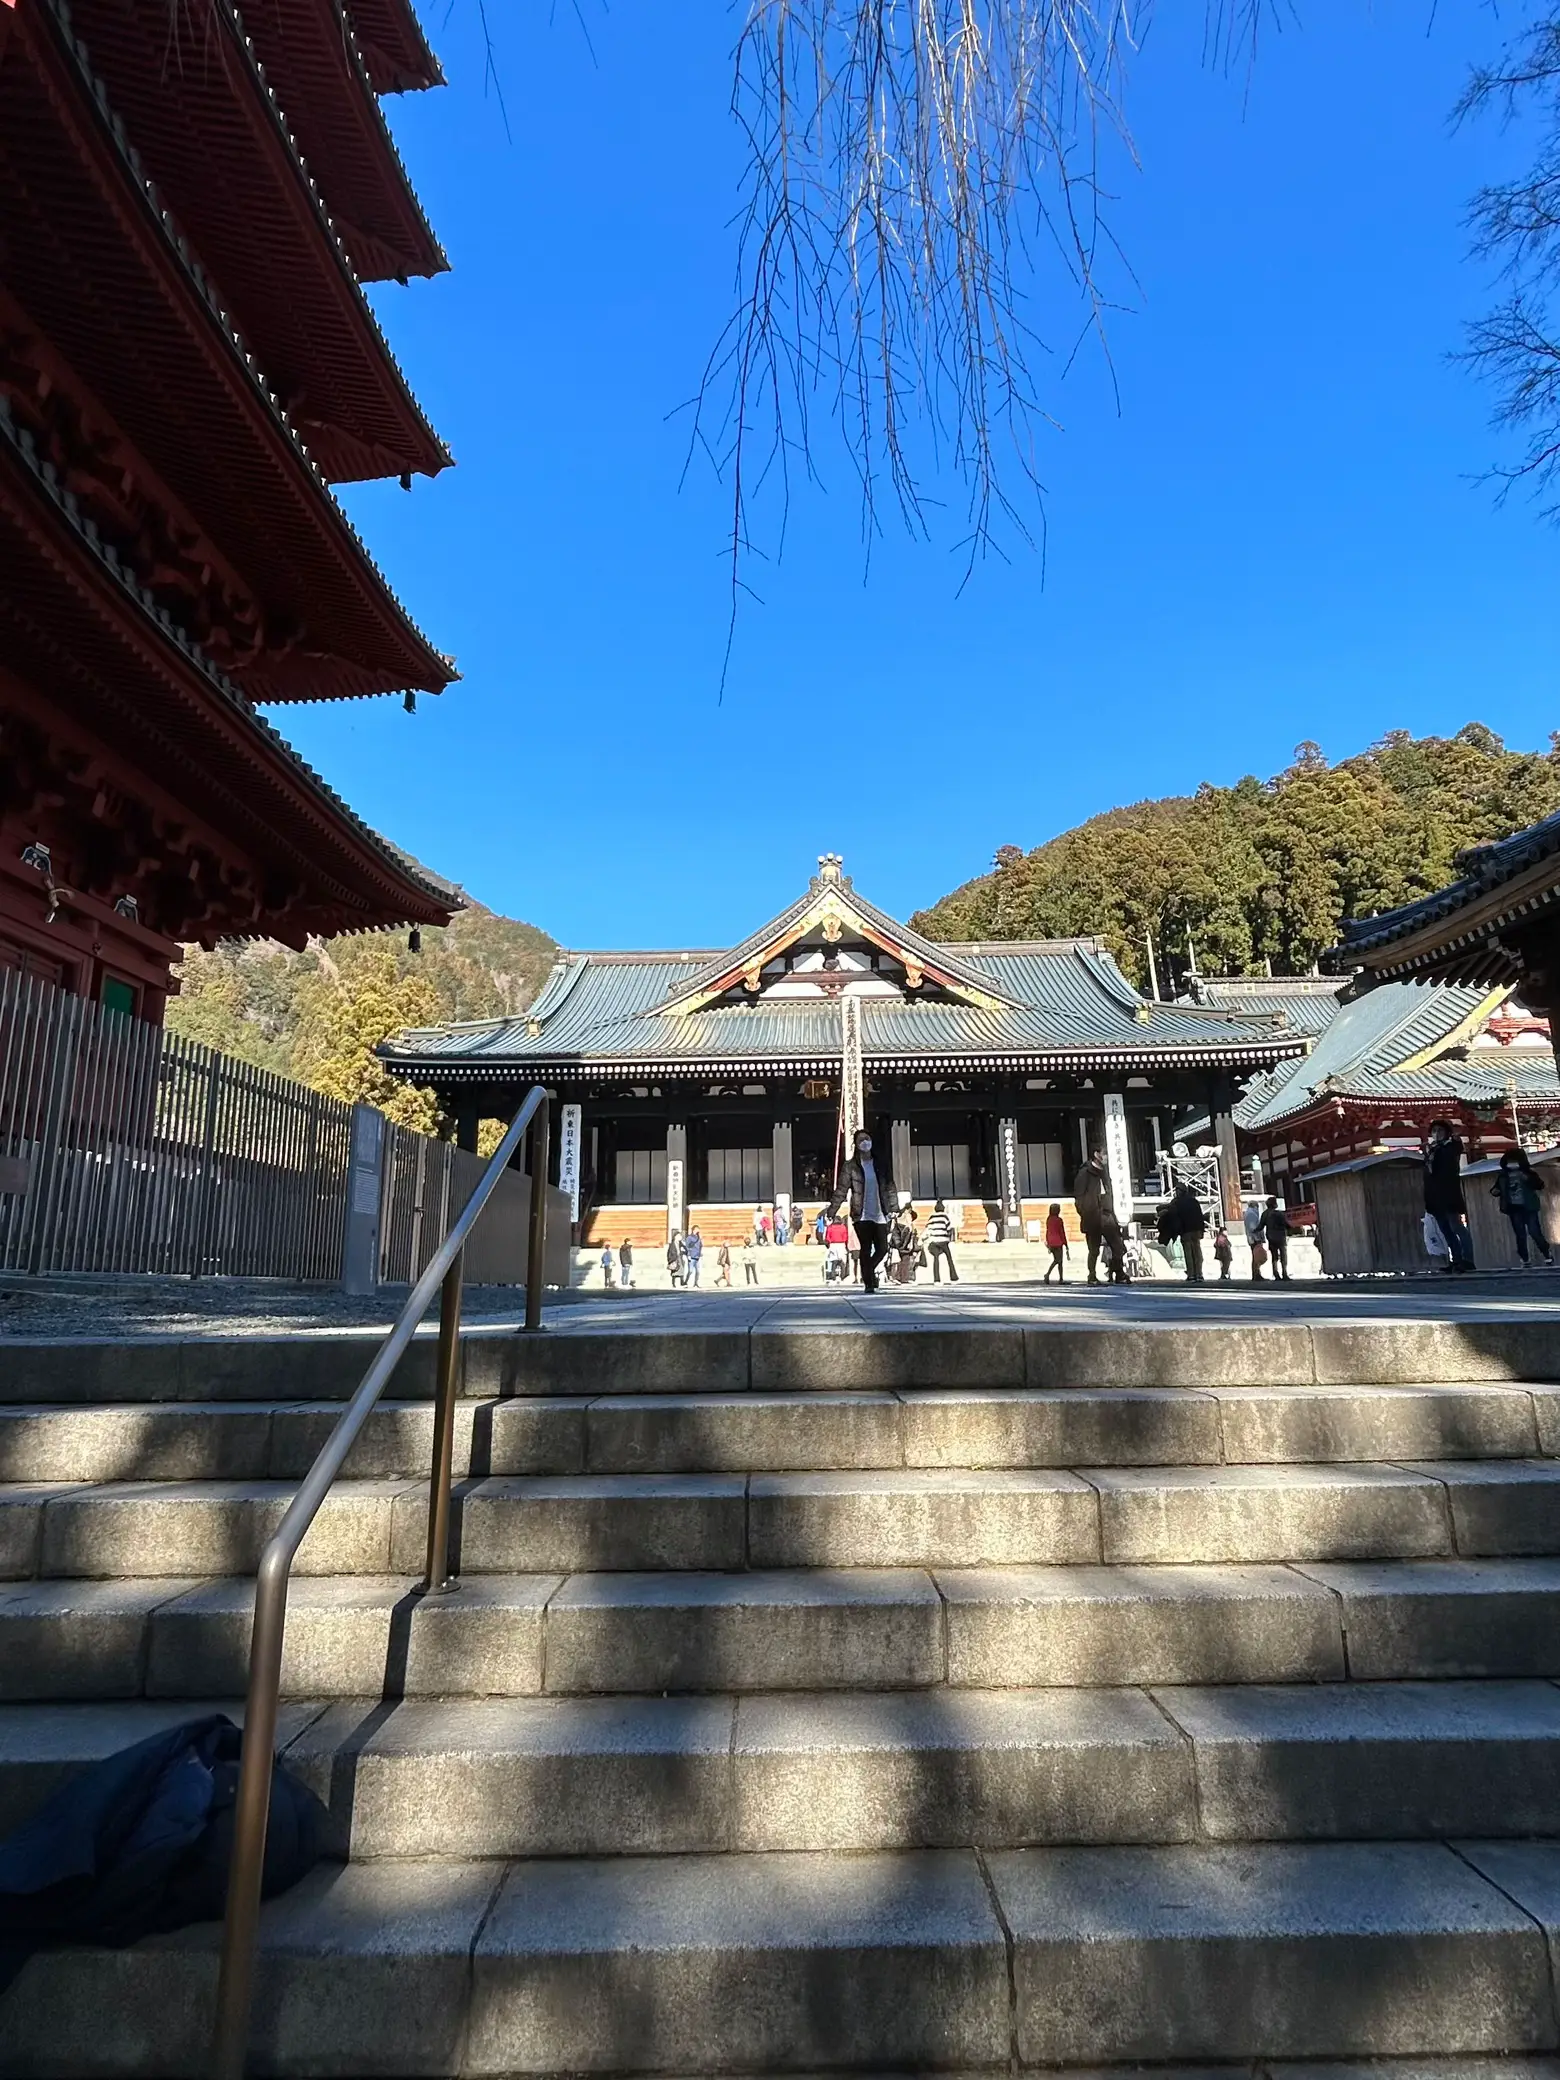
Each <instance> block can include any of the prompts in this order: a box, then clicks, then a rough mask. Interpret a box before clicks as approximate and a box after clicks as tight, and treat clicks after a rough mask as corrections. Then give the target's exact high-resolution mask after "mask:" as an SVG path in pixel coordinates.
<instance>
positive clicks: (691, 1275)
mask: <svg viewBox="0 0 1560 2080" xmlns="http://www.w3.org/2000/svg"><path fill="white" fill-rule="evenodd" d="M687 1251H688V1270H687V1273H686V1274H685V1275H686V1277H687V1279H688V1280H690V1281H691V1282H692V1283H693V1284H694V1285H697V1284H698V1283H699V1266H700V1265H701V1264H702V1263H703V1262H704V1237H703V1236H702V1235H701V1234H700V1233H699V1231H698V1229H697V1228H694V1229H692V1230H691V1231H690V1233H689V1236H688V1242H687Z"/></svg>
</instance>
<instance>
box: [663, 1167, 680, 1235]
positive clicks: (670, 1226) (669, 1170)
mask: <svg viewBox="0 0 1560 2080" xmlns="http://www.w3.org/2000/svg"><path fill="white" fill-rule="evenodd" d="M682 1230H683V1159H682V1157H681V1156H668V1157H667V1159H666V1239H667V1241H668V1242H670V1241H671V1239H672V1237H673V1236H674V1235H680V1234H681V1233H682Z"/></svg>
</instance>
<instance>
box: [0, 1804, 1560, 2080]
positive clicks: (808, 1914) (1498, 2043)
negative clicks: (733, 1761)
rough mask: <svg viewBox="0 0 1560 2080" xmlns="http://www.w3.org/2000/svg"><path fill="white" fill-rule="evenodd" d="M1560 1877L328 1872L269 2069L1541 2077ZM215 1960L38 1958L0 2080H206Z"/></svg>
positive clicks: (502, 1869) (799, 1868)
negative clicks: (1152, 2071) (1411, 2067)
mask: <svg viewBox="0 0 1560 2080" xmlns="http://www.w3.org/2000/svg"><path fill="white" fill-rule="evenodd" d="M1557 1864H1560V1843H1555V1842H1544V1843H1488V1842H1467V1843H1460V1844H1458V1845H1456V1846H1452V1845H1447V1844H1436V1843H1383V1844H1371V1845H1365V1844H1327V1845H1308V1846H1295V1845H1278V1846H1273V1845H1264V1846H1262V1847H1258V1848H1245V1849H1240V1850H1238V1851H1237V1850H1229V1849H1208V1848H1203V1847H1167V1848H1152V1849H1132V1848H1093V1849H1035V1850H1019V1851H1007V1852H999V1853H993V1854H990V1855H980V1854H978V1853H974V1852H968V1851H930V1852H928V1851H922V1852H901V1853H892V1852H890V1853H877V1854H868V1855H857V1856H819V1855H800V1854H798V1855H784V1854H769V1855H761V1856H725V1857H709V1856H680V1857H679V1856H673V1857H663V1858H651V1859H635V1858H621V1859H615V1860H600V1859H563V1860H555V1861H550V1862H547V1861H544V1862H537V1861H522V1862H517V1863H511V1864H507V1865H505V1864H464V1863H411V1864H378V1865H375V1864H359V1865H345V1866H328V1867H321V1868H319V1869H317V1870H316V1871H314V1872H312V1873H311V1874H310V1875H309V1876H308V1877H307V1878H305V1879H304V1880H303V1881H302V1883H301V1884H300V1885H299V1886H298V1887H297V1888H295V1889H294V1891H292V1892H291V1893H288V1894H286V1895H284V1896H283V1897H281V1898H279V1899H276V1900H273V1901H272V1902H270V1903H269V1904H268V1905H267V1907H266V1909H265V1910H264V1913H263V1915H262V1924H261V1945H260V1971H259V1974H258V1988H257V1990H258V1998H257V2004H256V2013H255V2038H254V2041H255V2045H256V2057H257V2063H258V2064H259V2065H260V2066H261V2068H262V2069H263V2070H266V2071H273V2072H275V2071H281V2072H286V2071H288V2070H299V2069H307V2070H309V2071H313V2072H318V2071H358V2072H374V2071H380V2072H390V2071H395V2072H401V2073H415V2072H424V2073H438V2074H443V2075H446V2076H455V2075H461V2076H471V2080H477V2076H481V2080H496V2076H498V2075H513V2074H518V2073H533V2074H542V2073H559V2072H569V2073H575V2074H582V2073H591V2072H594V2073H602V2074H605V2073H615V2074H621V2073H623V2072H625V2071H627V2070H631V2069H632V2068H633V2067H634V2066H639V2067H642V2068H645V2069H648V2070H651V2071H659V2072H662V2073H666V2072H679V2071H680V2072H687V2073H701V2074H733V2075H734V2074H738V2073H745V2074H752V2073H754V2072H762V2071H764V2070H767V2069H769V2068H770V2067H772V2066H775V2065H785V2066H787V2067H789V2068H790V2069H792V2070H796V2069H798V2068H800V2069H802V2070H806V2069H807V2068H808V2067H810V2066H816V2067H817V2068H819V2069H822V2068H825V2067H827V2068H829V2069H832V2070H836V2071H839V2070H847V2071H853V2072H856V2073H868V2072H881V2071H885V2070H903V2069H910V2070H928V2069H937V2070H941V2071H945V2072H950V2073H958V2072H966V2073H967V2072H977V2071H982V2070H986V2071H989V2070H991V2069H992V2068H1000V2067H1001V2066H1003V2065H1004V2064H1006V2065H1008V2066H1009V2067H1010V2069H1017V2068H1023V2069H1030V2068H1038V2067H1048V2068H1060V2069H1063V2070H1065V2069H1067V2068H1076V2067H1079V2066H1088V2067H1089V2068H1090V2069H1091V2070H1097V2069H1099V2068H1101V2067H1109V2066H1112V2065H1117V2066H1122V2065H1130V2064H1141V2063H1145V2062H1152V2063H1156V2064H1158V2063H1183V2064H1184V2063H1190V2062H1193V2061H1196V2062H1199V2063H1203V2062H1208V2061H1227V2062H1230V2063H1239V2064H1241V2065H1244V2066H1246V2067H1247V2068H1248V2069H1249V2068H1253V2067H1257V2066H1260V2067H1261V2068H1262V2069H1263V2070H1264V2071H1265V2070H1266V2069H1267V2067H1268V2065H1269V2063H1270V2062H1282V2061H1285V2060H1287V2059H1289V2058H1311V2059H1315V2058H1318V2057H1327V2058H1330V2059H1333V2060H1343V2059H1355V2060H1358V2059H1362V2058H1373V2057H1395V2058H1409V2057H1412V2058H1420V2057H1423V2056H1426V2055H1438V2056H1441V2057H1446V2056H1454V2057H1456V2056H1468V2055H1474V2056H1479V2057H1484V2056H1501V2055H1503V2054H1518V2055H1526V2054H1532V2053H1535V2052H1543V2051H1552V2050H1554V2049H1555V2047H1556V2045H1557V2043H1560V2016H1557V2013H1556V2003H1555V1992H1554V1986H1553V1983H1552V1979H1551V1973H1550V1966H1549V1955H1548V1947H1549V1942H1550V1941H1551V1940H1553V1938H1554V1936H1555V1934H1556V1929H1557V1912H1556V1907H1557V1898H1560V1888H1557ZM217 1940H218V1932H217V1930H216V1928H215V1927H214V1926H213V1925H210V1924H208V1925H205V1926H203V1927H202V1928H200V1929H196V1930H187V1931H184V1932H182V1933H181V1934H179V1935H177V1936H174V1937H171V1938H159V1937H151V1938H147V1939H145V1940H144V1941H143V1942H142V1943H141V1944H140V1945H138V1946H137V1947H136V1948H135V1949H134V1950H132V1951H129V1952H124V1951H113V1952H108V1951H102V1950H90V1949H81V1950H64V1951H55V1952H49V1953H44V1954H42V1955H39V1956H34V1957H33V1958H32V1959H30V1960H29V1961H28V1963H27V1964H26V1965H25V1966H24V1967H23V1970H22V1972H21V1974H20V1975H19V1976H18V1978H17V1979H16V1980H15V1981H14V1982H13V1983H12V1985H11V1986H10V1987H9V1988H8V1989H7V1991H6V1992H5V1994H4V1995H0V2039H3V2041H4V2042H5V2045H6V2070H7V2073H8V2074H9V2075H12V2076H18V2080H21V2076H26V2075H28V2074H31V2073H34V2072H36V2073H40V2074H41V2073H43V2072H50V2073H54V2074H59V2073H61V2072H88V2071H90V2072H94V2073H99V2074H114V2073H119V2072H123V2073H125V2074H126V2075H131V2074H134V2075H136V2076H138V2080H150V2075H152V2074H153V2073H168V2072H173V2071H186V2070H190V2069H199V2062H200V2059H201V2057H202V2055H203V2052H204V2049H205V2043H204V2038H205V2029H206V2025H207V2020H208V2016H209V2004H210V1999H211V1989H212V1986H213V1982H214V1972H215V1956H216V1943H217ZM738 1975H740V1982H739V1981H738ZM736 1983H740V1985H741V1988H742V1998H740V1999H734V1998H732V1997H731V1995H732V1988H733V1986H734V1984H736ZM108 2012H112V2013H113V2014H114V2016H115V2018H116V2028H115V2031H114V2033H113V2036H112V2038H111V2039H109V2040H107V2041H106V2042H105V2040H104V2033H103V2029H102V2017H103V2015H104V2014H105V2013H108ZM626 2027H628V2028H631V2029H632V2033H633V2044H632V2056H630V2055H627V2054H629V2052H630V2045H629V2043H628V2042H627V2041H626V2040H625V2036H624V2030H625V2028H626ZM116 2053H118V2054H119V2062H118V2063H115V2062H113V2061H114V2059H115V2054H116ZM1337 2070H1338V2069H1337V2068H1336V2067H1335V2068H1334V2071H1335V2073H1336V2072H1337ZM1461 2080H1466V2075H1463V2076H1461Z"/></svg>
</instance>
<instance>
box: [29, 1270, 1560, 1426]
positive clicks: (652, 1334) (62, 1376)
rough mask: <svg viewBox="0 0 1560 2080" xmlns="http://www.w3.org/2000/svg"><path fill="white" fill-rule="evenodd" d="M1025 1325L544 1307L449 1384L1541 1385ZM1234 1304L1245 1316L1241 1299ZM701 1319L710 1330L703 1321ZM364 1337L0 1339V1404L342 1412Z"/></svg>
mask: <svg viewBox="0 0 1560 2080" xmlns="http://www.w3.org/2000/svg"><path fill="white" fill-rule="evenodd" d="M1026 1303H1027V1305H1028V1306H1029V1307H1030V1308H1031V1309H1032V1310H1033V1312H1032V1314H1031V1317H1030V1319H1029V1321H1028V1322H1027V1323H1024V1322H1021V1321H1020V1320H1018V1319H1015V1318H1012V1317H1010V1319H1009V1320H1007V1321H1006V1322H1004V1323H1003V1324H1002V1325H1001V1326H991V1325H987V1324H984V1323H979V1322H971V1321H969V1320H967V1319H966V1320H963V1321H960V1322H951V1321H948V1320H947V1319H942V1320H939V1319H937V1318H936V1317H935V1316H932V1317H931V1318H930V1319H928V1318H927V1314H926V1312H925V1310H924V1309H923V1310H921V1311H920V1312H919V1313H918V1317H917V1319H916V1320H915V1321H914V1322H907V1321H903V1320H901V1321H900V1322H899V1323H897V1324H895V1325H893V1326H876V1325H868V1324H865V1323H863V1324H862V1325H861V1326H860V1327H851V1326H846V1325H842V1324H840V1323H838V1322H835V1323H831V1324H829V1325H828V1326H827V1327H824V1326H821V1325H820V1326H817V1327H813V1326H810V1325H808V1324H807V1323H806V1321H805V1318H803V1319H801V1320H798V1318H797V1317H796V1316H794V1315H793V1316H791V1317H790V1318H789V1319H785V1320H781V1319H779V1318H778V1317H776V1318H773V1319H771V1320H770V1321H769V1322H767V1323H766V1322H762V1321H761V1322H759V1323H758V1324H756V1325H755V1326H754V1327H752V1328H751V1329H749V1328H746V1327H737V1326H733V1327H688V1328H676V1329H665V1328H659V1327H651V1328H645V1329H633V1328H623V1327H618V1328H613V1329H606V1330H603V1329H600V1328H592V1327H591V1325H590V1316H589V1310H588V1309H585V1308H579V1309H558V1310H556V1311H555V1313H554V1317H553V1319H552V1321H551V1322H550V1324H549V1331H548V1333H547V1334H546V1335H543V1336H534V1337H525V1336H518V1335H515V1334H513V1333H512V1332H510V1331H508V1330H505V1329H502V1328H497V1327H493V1328H488V1327H474V1328H472V1329H470V1330H468V1332H467V1333H466V1334H465V1335H464V1336H463V1338H462V1360H463V1386H464V1391H465V1393H466V1394H468V1395H470V1396H471V1397H472V1398H474V1399H475V1398H479V1397H481V1396H484V1395H489V1394H493V1395H507V1396H514V1395H527V1396H530V1395H541V1396H555V1395H583V1396H587V1397H591V1398H595V1397H597V1396H600V1395H601V1394H603V1393H608V1394H616V1395H623V1394H683V1393H687V1392H689V1391H690V1390H693V1389H701V1390H704V1391H708V1392H719V1393H743V1392H749V1391H754V1390H756V1391H758V1392H762V1393H776V1392H780V1393H785V1392H794V1391H798V1390H807V1391H812V1390H821V1391H823V1392H825V1393H838V1392H844V1391H852V1390H856V1391H878V1390H885V1389H886V1390H889V1391H897V1390H899V1389H901V1388H934V1389H942V1388H961V1387H976V1388H989V1387H1027V1388H1040V1389H1050V1388H1057V1387H1133V1388H1136V1387H1274V1386H1297V1387H1312V1386H1318V1385H1321V1386H1328V1385H1337V1386H1353V1385H1366V1386H1376V1385H1396V1384H1403V1385H1410V1386H1412V1385H1416V1384H1418V1383H1419V1382H1421V1381H1425V1380H1443V1381H1448V1382H1454V1383H1468V1384H1483V1383H1486V1382H1489V1383H1501V1382H1507V1381H1537V1382H1551V1383H1552V1382H1553V1381H1554V1378H1555V1369H1556V1365H1555V1350H1554V1328H1553V1325H1552V1324H1551V1323H1550V1322H1548V1321H1547V1320H1545V1319H1544V1318H1543V1316H1542V1315H1538V1314H1529V1315H1527V1316H1517V1315H1513V1316H1512V1318H1510V1319H1508V1320H1496V1319H1490V1318H1487V1317H1486V1318H1483V1319H1479V1320H1460V1321H1459V1320H1437V1321H1422V1320H1397V1321H1392V1320H1387V1321H1369V1320H1353V1321H1347V1320H1344V1321H1340V1320H1311V1321H1296V1320H1251V1319H1249V1318H1247V1319H1242V1318H1240V1314H1237V1313H1235V1310H1233V1309H1232V1316H1233V1318H1232V1319H1229V1320H1225V1321H1211V1322H1210V1321H1202V1322H1187V1321H1174V1322H1165V1323H1162V1324H1156V1323H1152V1322H1143V1323H1125V1322H1124V1323H1120V1324H1104V1325H1102V1324H1097V1323H1096V1324H1090V1325H1088V1326H1077V1325H1074V1324H1072V1323H1069V1321H1068V1319H1067V1316H1066V1313H1065V1311H1063V1310H1055V1311H1053V1310H1052V1309H1051V1308H1050V1306H1049V1304H1048V1302H1047V1300H1046V1298H1045V1296H1044V1295H1043V1294H1039V1293H1036V1294H1035V1295H1034V1296H1033V1297H1031V1296H1029V1295H1023V1296H1020V1295H1016V1294H1015V1295H1013V1296H1012V1299H1011V1301H1010V1302H1009V1305H1010V1306H1011V1307H1012V1309H1013V1314H1014V1316H1016V1314H1017V1310H1018V1308H1019V1307H1021V1306H1024V1305H1025V1304H1026ZM1236 1307H1237V1308H1239V1309H1240V1310H1241V1313H1244V1303H1243V1302H1237V1303H1236ZM707 1318H708V1317H706V1319H707ZM380 1333H381V1332H379V1331H376V1330H368V1329H365V1330H353V1331H308V1332H302V1333H300V1332H296V1331H295V1332H292V1333H290V1334H288V1335H286V1336H276V1337H265V1336H220V1335H198V1334H197V1335H189V1336H183V1337H154V1336H134V1337H103V1338H101V1339H96V1340H94V1339H89V1338H79V1337H73V1338H69V1339H48V1338H23V1337H8V1338H6V1339H5V1340H4V1342H3V1343H0V1403H9V1404H17V1403H37V1402H129V1401H141V1402H146V1401H151V1402H159V1401H201V1402H204V1401H247V1402H272V1401H283V1400H291V1401H321V1400H323V1401H340V1400H344V1399H345V1398H346V1397H347V1396H349V1395H350V1394H351V1393H352V1392H353V1391H354V1390H355V1389H356V1387H357V1385H358V1383H359V1382H360V1380H361V1379H362V1377H363V1374H364V1372H365V1371H366V1370H367V1368H368V1365H369V1363H370V1361H371V1360H372V1358H373V1355H374V1352H375V1350H376V1348H377V1347H378V1343H379V1340H380ZM434 1356H435V1337H434V1327H433V1324H432V1323H431V1322H430V1323H427V1324H425V1325H424V1326H423V1328H422V1330H421V1331H420V1332H419V1335H418V1337H417V1339H416V1341H415V1342H414V1343H413V1345H412V1347H411V1348H410V1349H409V1350H408V1351H407V1353H406V1355H405V1357H404V1358H403V1360H402V1362H401V1364H400V1366H399V1367H398V1369H397V1372H396V1375H395V1378H394V1380H393V1382H392V1384H393V1387H394V1390H395V1393H396V1396H397V1398H398V1399H402V1400H407V1399H421V1398H425V1397H426V1396H427V1395H428V1394H430V1393H431V1392H432V1388H433V1378H434Z"/></svg>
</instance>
